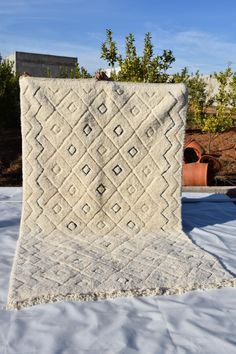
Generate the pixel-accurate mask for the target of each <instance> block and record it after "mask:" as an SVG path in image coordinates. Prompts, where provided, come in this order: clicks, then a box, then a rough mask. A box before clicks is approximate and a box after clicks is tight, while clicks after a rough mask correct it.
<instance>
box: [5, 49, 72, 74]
mask: <svg viewBox="0 0 236 354" xmlns="http://www.w3.org/2000/svg"><path fill="white" fill-rule="evenodd" d="M6 59H9V60H11V61H13V62H14V71H15V72H16V73H18V74H22V73H23V72H27V73H29V74H30V75H31V76H36V77H47V76H49V72H50V74H51V76H52V77H58V76H59V75H60V71H61V70H63V71H67V72H68V73H69V72H70V71H71V70H74V68H75V64H76V63H77V58H75V57H63V56H57V55H47V54H34V53H24V52H15V53H13V54H11V55H9V56H8V57H7V58H6Z"/></svg>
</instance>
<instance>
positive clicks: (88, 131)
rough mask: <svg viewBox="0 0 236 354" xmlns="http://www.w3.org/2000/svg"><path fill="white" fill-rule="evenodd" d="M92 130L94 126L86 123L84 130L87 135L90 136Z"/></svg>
mask: <svg viewBox="0 0 236 354" xmlns="http://www.w3.org/2000/svg"><path fill="white" fill-rule="evenodd" d="M91 131H92V128H91V127H90V125H88V124H86V125H85V127H84V129H83V132H84V134H85V135H86V136H88V135H89V134H90V133H91Z"/></svg>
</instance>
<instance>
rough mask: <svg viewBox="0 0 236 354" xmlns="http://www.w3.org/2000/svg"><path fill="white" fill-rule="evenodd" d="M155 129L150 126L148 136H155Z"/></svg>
mask: <svg viewBox="0 0 236 354" xmlns="http://www.w3.org/2000/svg"><path fill="white" fill-rule="evenodd" d="M154 133H155V132H154V129H153V128H152V127H150V128H148V130H147V131H146V135H147V137H148V138H151V136H153V134H154Z"/></svg>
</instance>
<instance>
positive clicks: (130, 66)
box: [118, 33, 143, 82]
mask: <svg viewBox="0 0 236 354" xmlns="http://www.w3.org/2000/svg"><path fill="white" fill-rule="evenodd" d="M125 53H126V55H125V58H122V56H120V57H119V60H118V61H119V65H120V71H119V73H118V80H119V81H133V82H140V81H143V75H142V61H141V59H140V58H139V57H138V56H137V51H136V46H135V39H134V36H133V34H132V33H130V34H129V35H128V36H127V37H126V46H125Z"/></svg>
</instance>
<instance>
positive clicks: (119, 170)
mask: <svg viewBox="0 0 236 354" xmlns="http://www.w3.org/2000/svg"><path fill="white" fill-rule="evenodd" d="M112 171H113V172H114V173H115V175H116V176H118V175H119V174H120V173H121V172H122V168H121V167H120V166H119V165H116V166H115V167H114V168H113V169H112Z"/></svg>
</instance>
